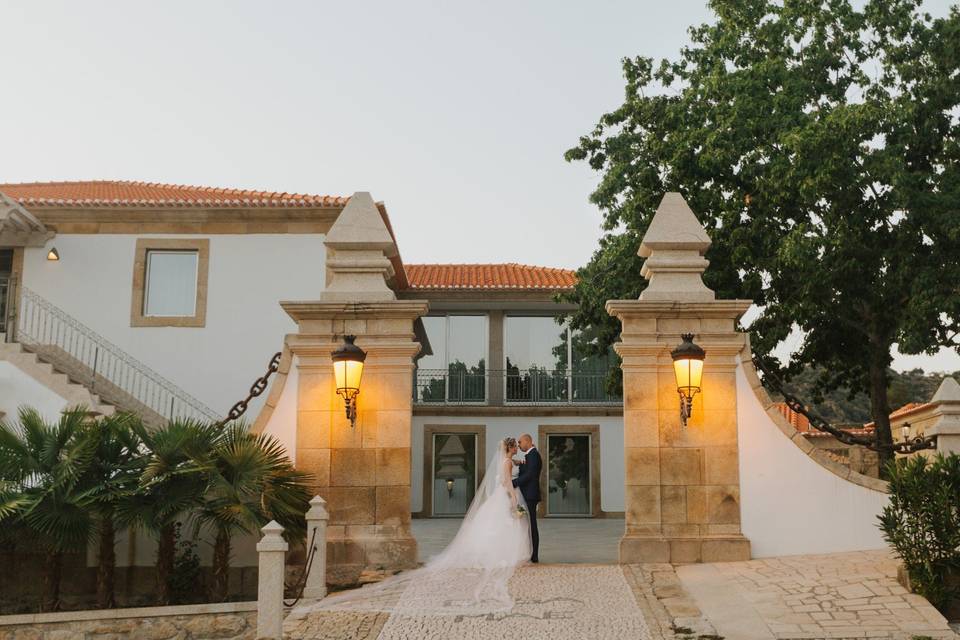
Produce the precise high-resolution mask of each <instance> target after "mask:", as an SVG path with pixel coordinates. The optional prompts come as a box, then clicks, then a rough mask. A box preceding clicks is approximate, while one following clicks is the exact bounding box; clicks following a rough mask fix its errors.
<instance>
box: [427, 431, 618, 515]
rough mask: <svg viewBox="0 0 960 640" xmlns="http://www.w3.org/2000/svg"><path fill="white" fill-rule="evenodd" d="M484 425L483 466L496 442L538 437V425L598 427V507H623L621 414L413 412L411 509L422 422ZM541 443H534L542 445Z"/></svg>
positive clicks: (610, 509)
mask: <svg viewBox="0 0 960 640" xmlns="http://www.w3.org/2000/svg"><path fill="white" fill-rule="evenodd" d="M428 424H431V425H446V424H449V425H459V424H469V425H486V436H487V438H486V445H485V446H486V455H487V460H484V461H483V466H484V467H486V465H487V463H489V462H490V460H489V457H490V456H491V455H493V452H494V451H496V450H497V442H498V441H499V440H501V439H502V438H505V437H507V436H514V437H516V436H519V435H520V434H522V433H529V434H531V435H532V436H533V437H534V439H536V437H537V432H538V431H539V427H540V425H550V424H562V425H579V424H582V425H584V426H590V425H599V427H600V508H601V509H602V510H603V511H623V503H624V497H623V487H624V484H623V480H624V471H623V418H622V417H620V416H596V417H590V416H577V417H570V416H566V417H564V416H558V417H536V416H533V417H526V416H524V417H514V416H508V417H490V416H474V417H471V416H414V417H413V438H412V444H411V454H412V461H411V464H412V466H411V481H410V510H411V511H412V512H414V513H416V512H418V511H420V510H421V509H423V482H424V479H423V454H424V449H423V446H424V443H423V428H424V426H425V425H428ZM542 444H543V443H539V442H538V443H537V446H541V445H542Z"/></svg>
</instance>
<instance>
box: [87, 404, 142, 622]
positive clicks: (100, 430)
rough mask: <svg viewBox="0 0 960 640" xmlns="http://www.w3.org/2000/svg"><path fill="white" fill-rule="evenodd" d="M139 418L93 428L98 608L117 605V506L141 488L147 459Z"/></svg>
mask: <svg viewBox="0 0 960 640" xmlns="http://www.w3.org/2000/svg"><path fill="white" fill-rule="evenodd" d="M139 421H140V419H139V418H138V417H137V416H135V415H134V414H130V413H117V414H114V415H112V416H108V417H106V418H103V419H101V420H100V421H99V422H97V423H96V424H94V425H93V426H92V428H93V429H94V431H95V434H96V441H97V449H96V455H95V456H94V459H93V462H92V463H91V465H90V468H89V470H88V472H87V477H86V484H87V485H88V486H90V488H91V498H92V508H93V512H94V514H95V516H96V524H97V532H98V534H99V554H98V561H97V606H99V607H100V608H101V609H108V608H112V607H114V606H116V600H115V598H114V573H115V567H116V551H115V547H116V531H117V526H118V524H120V522H119V520H118V516H117V510H118V507H121V506H122V504H123V503H125V502H129V501H130V500H131V499H134V498H135V496H136V494H137V491H138V489H139V482H140V476H141V475H142V473H143V466H144V463H145V460H146V459H145V456H144V452H143V450H142V448H143V443H142V442H141V441H140V438H139V437H138V436H137V432H136V431H135V430H134V429H133V426H134V425H135V424H137V423H139Z"/></svg>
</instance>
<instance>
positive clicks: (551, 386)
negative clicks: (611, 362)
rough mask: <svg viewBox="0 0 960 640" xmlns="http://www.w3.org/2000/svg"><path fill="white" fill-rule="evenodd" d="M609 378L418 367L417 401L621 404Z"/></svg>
mask: <svg viewBox="0 0 960 640" xmlns="http://www.w3.org/2000/svg"><path fill="white" fill-rule="evenodd" d="M607 378H608V372H606V371H589V372H579V371H564V370H548V369H530V370H526V371H518V370H516V369H514V370H507V371H505V370H485V371H463V370H447V369H418V370H417V371H416V372H415V378H414V386H413V393H414V396H413V401H414V403H415V404H420V405H426V404H443V405H471V404H472V405H487V404H500V403H502V404H505V405H511V404H516V405H522V404H527V405H563V404H574V405H576V404H620V403H621V402H623V399H622V398H621V397H620V396H619V395H611V394H609V393H608V392H607Z"/></svg>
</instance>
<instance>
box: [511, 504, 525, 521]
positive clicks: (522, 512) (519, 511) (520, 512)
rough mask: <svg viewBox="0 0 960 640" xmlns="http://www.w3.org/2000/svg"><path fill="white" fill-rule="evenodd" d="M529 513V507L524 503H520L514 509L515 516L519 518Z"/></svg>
mask: <svg viewBox="0 0 960 640" xmlns="http://www.w3.org/2000/svg"><path fill="white" fill-rule="evenodd" d="M525 515H527V509H526V507H524V506H523V505H522V504H518V505H517V508H516V509H514V510H513V516H514V517H515V518H517V519H520V518H522V517H523V516H525Z"/></svg>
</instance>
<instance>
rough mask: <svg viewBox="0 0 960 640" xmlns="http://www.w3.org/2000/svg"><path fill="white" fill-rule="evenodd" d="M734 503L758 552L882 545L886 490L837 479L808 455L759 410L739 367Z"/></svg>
mask: <svg viewBox="0 0 960 640" xmlns="http://www.w3.org/2000/svg"><path fill="white" fill-rule="evenodd" d="M737 419H738V423H739V428H738V431H737V434H738V437H739V439H740V500H741V502H740V506H741V517H742V528H743V534H744V535H745V536H746V537H747V538H749V539H750V544H751V548H752V553H753V556H754V557H756V558H763V557H770V556H781V555H796V554H806V553H835V552H841V551H854V550H862V549H880V548H884V547H885V546H886V545H885V543H884V542H883V539H882V537H881V535H880V529H879V528H878V527H877V515H878V514H879V513H880V511H881V510H882V509H883V506H884V505H885V504H886V503H887V495H886V494H885V493H881V492H879V491H873V490H871V489H867V488H865V487H862V486H860V485H857V484H854V483H852V482H849V481H847V480H844V479H842V478H840V477H839V476H837V475H835V474H834V473H832V472H831V471H829V470H828V469H825V468H824V467H822V466H820V465H819V464H818V463H817V462H816V461H815V460H812V459H811V458H810V457H808V456H807V455H806V454H805V453H804V452H803V451H801V450H800V449H799V448H798V447H797V446H796V445H795V444H794V443H793V442H792V441H791V440H790V439H789V438H787V437H786V436H785V435H784V434H783V432H782V431H780V429H779V428H778V427H777V425H776V424H774V423H773V421H772V420H771V419H770V417H769V416H768V415H767V413H766V412H765V411H764V409H763V406H762V405H761V404H760V400H759V399H758V398H757V396H756V394H755V393H754V392H753V390H752V389H751V388H750V384H749V383H748V382H747V378H746V376H745V375H744V373H743V368H742V366H740V367H738V369H737Z"/></svg>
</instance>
